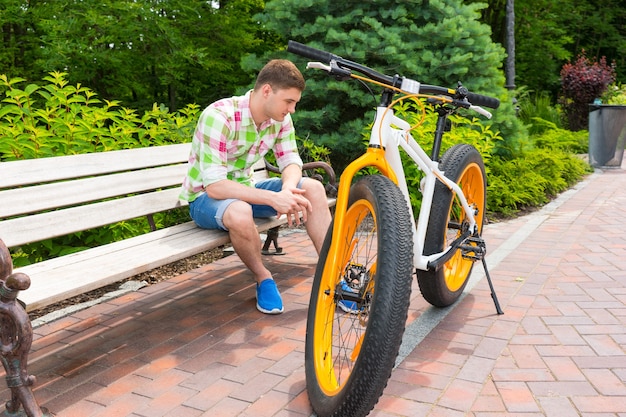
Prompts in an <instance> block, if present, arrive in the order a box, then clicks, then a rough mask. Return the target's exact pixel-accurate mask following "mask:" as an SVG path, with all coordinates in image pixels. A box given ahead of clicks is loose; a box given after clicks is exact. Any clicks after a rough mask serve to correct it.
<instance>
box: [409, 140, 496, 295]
mask: <svg viewBox="0 0 626 417" xmlns="http://www.w3.org/2000/svg"><path fill="white" fill-rule="evenodd" d="M439 167H440V169H441V170H442V171H443V172H444V174H445V176H446V177H447V178H449V179H451V180H452V181H454V182H455V183H456V184H458V186H459V187H460V188H461V190H462V191H463V194H464V195H465V198H466V199H467V202H468V204H469V206H470V207H471V208H472V209H473V210H474V212H475V213H476V215H475V216H474V218H475V220H476V225H477V231H476V233H474V234H473V236H474V237H480V234H481V233H482V228H483V221H484V218H485V207H486V180H485V178H486V176H485V165H484V163H483V160H482V157H481V156H480V153H478V151H477V150H476V148H474V147H473V146H471V145H467V144H459V145H455V146H453V147H452V148H450V149H449V150H448V151H447V152H446V153H445V154H444V155H443V157H442V159H441V163H440V165H439ZM467 225H468V219H467V216H466V214H465V211H464V210H463V207H462V205H461V203H460V201H459V199H458V197H457V196H456V195H455V194H454V193H453V192H452V191H451V190H449V189H448V187H446V186H445V185H444V184H443V183H441V182H439V181H438V182H437V184H436V186H435V193H434V195H433V204H432V207H431V210H430V218H429V221H428V230H427V232H426V239H425V241H424V254H425V255H431V254H433V253H439V252H441V251H443V250H444V248H446V247H448V246H449V245H450V243H451V242H453V241H454V240H455V239H457V238H458V237H459V236H460V235H461V234H462V233H463V232H465V231H466V229H467ZM468 244H469V245H473V246H474V245H476V243H475V242H468ZM473 264H474V260H473V259H471V258H469V257H465V256H463V252H462V250H461V249H456V252H455V253H454V254H453V255H452V257H451V258H450V259H449V260H448V261H447V262H445V263H444V264H443V265H442V266H441V267H440V268H438V269H436V270H428V271H422V270H418V271H417V282H418V284H419V287H420V290H421V292H422V295H423V296H424V298H425V299H426V301H428V302H429V303H430V304H432V305H434V306H437V307H446V306H449V305H451V304H453V303H454V302H455V301H456V300H458V298H459V297H460V296H461V294H462V293H463V289H464V288H465V286H466V285H467V281H468V280H469V276H470V273H471V272H472V266H473Z"/></svg>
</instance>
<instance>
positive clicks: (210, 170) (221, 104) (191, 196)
mask: <svg viewBox="0 0 626 417" xmlns="http://www.w3.org/2000/svg"><path fill="white" fill-rule="evenodd" d="M270 150H273V151H274V155H275V156H276V162H277V164H278V168H279V169H280V170H281V171H282V170H283V169H284V168H285V167H286V166H288V165H291V164H297V165H298V166H300V167H302V159H301V158H300V155H299V154H298V149H297V145H296V135H295V131H294V128H293V123H292V121H291V117H290V115H287V116H286V117H285V119H284V120H283V121H282V122H277V121H275V120H272V119H270V120H268V121H266V122H264V123H263V124H262V125H261V127H260V128H259V130H258V131H257V128H256V125H255V123H254V120H253V119H252V113H251V112H250V92H248V93H247V94H246V95H244V96H238V97H231V98H226V99H222V100H219V101H217V102H215V103H213V104H211V105H210V106H209V107H207V108H206V109H204V111H203V112H202V114H201V115H200V119H199V120H198V125H197V126H196V131H195V133H194V135H193V139H192V142H191V152H190V154H189V165H188V170H187V176H186V177H185V179H184V181H183V185H182V191H181V193H180V199H181V200H186V201H193V200H195V199H196V198H197V197H198V195H200V194H202V193H203V192H204V189H205V188H206V186H208V185H209V184H213V183H215V182H217V181H221V180H224V179H229V180H233V181H237V182H239V183H241V184H244V185H249V186H252V185H253V178H252V174H253V173H252V170H251V167H252V165H254V164H255V163H256V162H257V161H258V160H259V159H261V158H262V157H264V156H265V154H267V153H268V152H269V151H270Z"/></svg>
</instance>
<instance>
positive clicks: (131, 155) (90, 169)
mask: <svg viewBox="0 0 626 417" xmlns="http://www.w3.org/2000/svg"><path fill="white" fill-rule="evenodd" d="M190 146H191V145H190V144H189V143H182V144H176V145H164V146H154V147H150V148H137V149H125V150H121V151H110V152H97V153H90V154H81V155H68V156H57V157H51V158H37V159H26V160H20V161H10V162H7V163H0V188H10V187H18V186H23V185H28V184H37V183H42V182H49V181H58V180H64V179H70V178H81V177H86V176H90V175H100V174H108V173H112V172H120V171H127V170H132V169H141V168H149V167H155V166H160V165H169V164H175V163H180V162H186V161H187V159H188V158H189V150H190Z"/></svg>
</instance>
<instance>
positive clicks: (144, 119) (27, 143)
mask: <svg viewBox="0 0 626 417" xmlns="http://www.w3.org/2000/svg"><path fill="white" fill-rule="evenodd" d="M65 76H66V74H65V73H60V72H51V73H50V75H49V76H47V77H45V78H44V80H45V81H47V83H46V84H44V85H42V86H39V85H37V84H27V85H26V86H22V85H23V84H24V83H25V80H24V79H22V78H13V79H8V78H7V77H6V75H0V98H1V101H2V107H0V161H2V160H11V159H31V158H41V157H46V156H54V155H69V154H81V153H87V152H102V151H110V150H116V149H128V148H135V147H145V146H158V145H165V144H168V143H182V142H188V141H189V140H190V138H191V136H192V134H193V129H194V128H195V123H196V119H197V114H198V106H197V105H189V106H187V107H186V108H185V109H183V110H181V111H179V112H176V113H169V112H168V111H167V108H165V107H163V106H157V105H156V104H155V105H154V106H153V108H152V110H150V111H146V112H145V113H144V114H143V115H138V114H137V112H136V111H135V110H132V109H128V108H125V107H121V106H120V104H119V103H118V102H117V101H108V100H104V102H102V101H101V100H99V99H98V98H97V96H96V94H95V93H93V92H92V91H91V90H89V89H88V88H86V87H82V86H81V85H76V86H72V85H69V84H68V83H67V81H66V80H65Z"/></svg>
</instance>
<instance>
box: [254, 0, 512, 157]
mask: <svg viewBox="0 0 626 417" xmlns="http://www.w3.org/2000/svg"><path fill="white" fill-rule="evenodd" d="M347 3H348V2H345V1H344V2H337V1H332V0H272V1H268V2H267V3H266V8H265V11H264V13H263V14H262V15H260V16H259V19H260V20H261V21H262V22H263V23H264V24H265V25H266V27H267V28H268V29H270V30H273V31H275V32H277V33H278V34H280V35H282V36H283V37H284V39H285V41H286V40H287V39H293V40H296V41H298V42H301V43H304V44H307V45H310V46H312V47H316V48H319V49H323V50H326V51H329V52H332V53H335V54H337V55H340V56H342V57H344V58H346V59H351V60H353V61H356V62H360V63H363V64H365V65H367V66H369V67H372V68H374V69H376V70H378V71H380V72H383V73H386V74H399V75H402V76H406V77H409V78H413V79H416V80H418V81H420V82H422V83H425V84H437V85H442V86H447V87H455V86H456V84H457V82H458V81H462V82H463V84H464V85H465V86H466V87H467V88H468V89H470V91H473V92H476V93H482V94H487V95H492V96H495V97H498V98H500V99H501V101H502V106H501V107H500V109H498V110H497V111H496V112H495V114H496V117H495V119H494V120H495V121H496V123H497V126H496V129H499V130H500V131H501V132H502V133H503V136H504V137H505V139H508V140H510V141H514V140H515V139H516V134H517V132H519V131H520V130H521V129H522V128H521V124H520V123H519V122H518V121H517V120H516V118H515V114H514V109H513V105H512V99H511V97H510V93H509V92H508V91H507V90H506V89H505V88H504V75H503V72H502V68H501V67H502V62H503V59H504V50H503V48H502V47H501V46H500V45H498V44H495V43H493V42H492V41H491V38H490V36H491V31H490V28H489V27H488V26H487V25H485V24H481V23H479V21H478V19H479V18H480V13H479V11H480V9H481V7H484V5H479V4H463V2H462V1H461V0H430V1H423V0H407V1H403V2H396V1H392V0H379V1H371V2H362V1H350V2H349V4H347ZM272 56H276V54H273V55H272ZM281 56H283V57H287V58H289V59H292V60H293V61H295V62H296V63H298V64H299V66H300V67H301V68H304V62H305V60H304V59H301V58H299V57H297V56H295V55H292V54H288V55H287V54H286V53H283V54H282V55H281ZM270 57H271V56H267V55H266V56H264V57H263V59H256V57H251V58H249V59H248V60H247V61H246V64H247V66H248V67H249V68H254V69H258V68H260V67H261V66H262V65H263V64H264V63H265V61H266V60H267V59H268V58H270ZM305 77H306V78H307V89H306V91H305V92H304V94H303V100H302V102H301V104H300V105H299V111H298V112H296V114H295V115H294V120H295V123H296V128H297V132H298V134H299V135H300V136H302V137H307V136H310V137H311V138H312V139H313V140H315V141H316V142H318V143H321V144H323V145H326V146H329V147H331V148H332V149H333V150H335V151H338V152H339V153H340V154H341V155H343V156H344V157H345V158H346V159H345V160H344V161H333V162H334V163H335V164H336V165H338V168H339V169H341V168H343V166H345V165H344V164H345V162H347V161H348V160H350V159H352V157H353V156H355V155H356V154H358V153H360V152H361V151H362V146H360V142H361V139H362V138H361V133H362V128H363V126H365V125H366V124H367V123H369V122H370V121H371V120H372V117H373V109H374V107H375V106H376V104H377V102H376V98H375V97H372V96H371V95H369V93H368V92H367V91H366V90H365V89H363V88H359V87H358V86H357V84H355V83H354V82H336V81H334V80H332V79H329V78H328V76H326V75H325V74H323V73H320V72H313V71H307V72H305ZM336 153H337V152H335V154H336Z"/></svg>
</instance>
